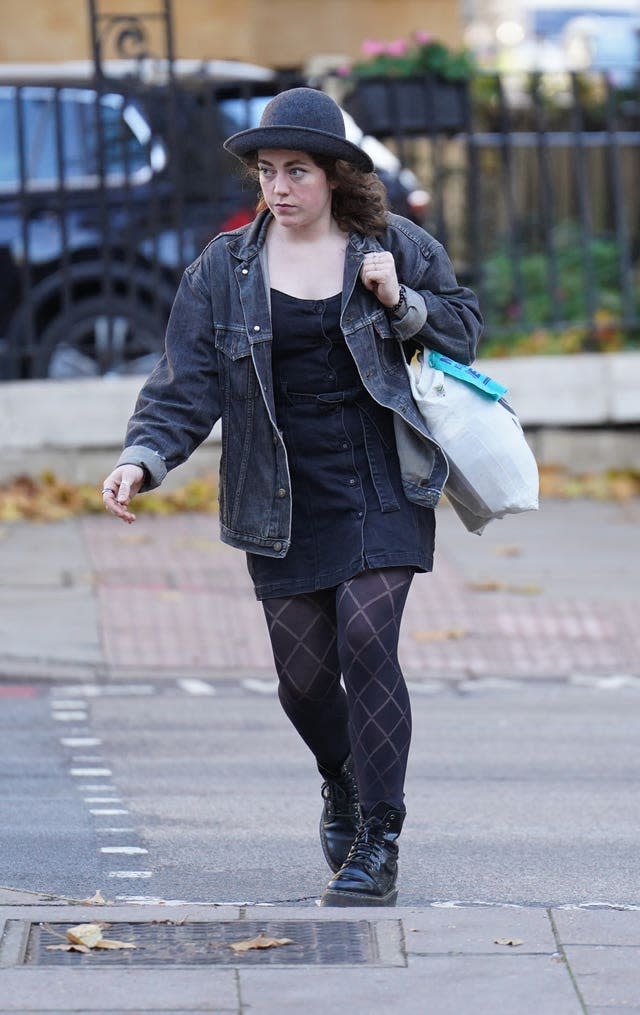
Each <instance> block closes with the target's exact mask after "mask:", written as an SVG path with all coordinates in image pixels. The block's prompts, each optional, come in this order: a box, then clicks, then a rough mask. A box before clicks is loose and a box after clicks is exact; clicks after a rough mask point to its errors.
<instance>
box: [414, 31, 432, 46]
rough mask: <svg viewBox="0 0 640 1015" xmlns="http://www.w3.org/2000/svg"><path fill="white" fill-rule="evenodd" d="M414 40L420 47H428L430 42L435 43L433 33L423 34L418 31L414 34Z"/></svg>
mask: <svg viewBox="0 0 640 1015" xmlns="http://www.w3.org/2000/svg"><path fill="white" fill-rule="evenodd" d="M413 37H414V39H415V40H416V42H417V43H418V44H419V45H420V46H426V45H427V43H428V42H433V35H432V34H431V32H423V31H420V30H418V31H417V32H415V33H414V36H413Z"/></svg>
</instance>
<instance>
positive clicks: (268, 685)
mask: <svg viewBox="0 0 640 1015" xmlns="http://www.w3.org/2000/svg"><path fill="white" fill-rule="evenodd" d="M242 686H243V687H244V688H245V689H246V690H247V691H254V692H255V693H256V694H275V693H276V689H277V684H276V682H275V680H252V679H251V678H249V679H248V680H243V681H242Z"/></svg>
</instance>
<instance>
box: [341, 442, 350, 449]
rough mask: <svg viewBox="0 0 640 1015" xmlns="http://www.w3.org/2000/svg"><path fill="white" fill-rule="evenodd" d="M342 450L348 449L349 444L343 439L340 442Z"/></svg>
mask: <svg viewBox="0 0 640 1015" xmlns="http://www.w3.org/2000/svg"><path fill="white" fill-rule="evenodd" d="M342 450H343V451H348V450H349V444H348V443H347V441H343V442H342Z"/></svg>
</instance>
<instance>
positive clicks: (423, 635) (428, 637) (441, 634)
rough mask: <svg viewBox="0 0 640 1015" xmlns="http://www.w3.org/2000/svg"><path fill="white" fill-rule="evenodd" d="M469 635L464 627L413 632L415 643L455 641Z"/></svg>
mask: <svg viewBox="0 0 640 1015" xmlns="http://www.w3.org/2000/svg"><path fill="white" fill-rule="evenodd" d="M467 634H468V631H465V629H464V628H463V627H444V628H441V629H438V630H434V631H413V632H412V635H411V637H412V638H413V639H414V641H455V640H457V639H458V638H466V637H467Z"/></svg>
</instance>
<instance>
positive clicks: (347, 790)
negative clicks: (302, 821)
mask: <svg viewBox="0 0 640 1015" xmlns="http://www.w3.org/2000/svg"><path fill="white" fill-rule="evenodd" d="M321 793H322V797H323V799H324V800H326V801H327V805H328V806H327V810H329V811H330V812H332V813H333V814H335V815H343V816H351V815H352V814H353V813H357V811H358V787H357V786H356V781H355V779H354V778H353V776H352V775H351V773H350V772H348V773H345V775H344V776H341V777H340V779H326V780H325V782H323V783H322V789H321Z"/></svg>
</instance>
